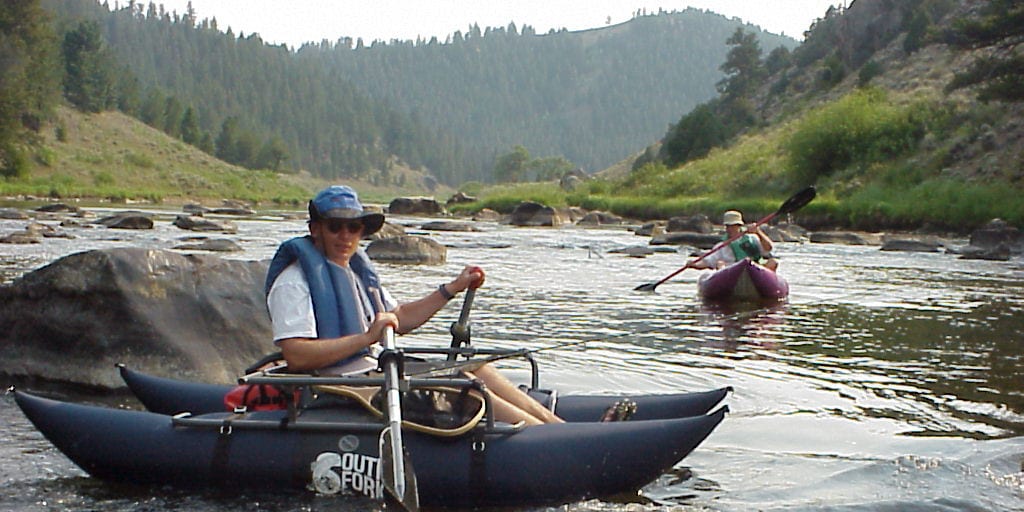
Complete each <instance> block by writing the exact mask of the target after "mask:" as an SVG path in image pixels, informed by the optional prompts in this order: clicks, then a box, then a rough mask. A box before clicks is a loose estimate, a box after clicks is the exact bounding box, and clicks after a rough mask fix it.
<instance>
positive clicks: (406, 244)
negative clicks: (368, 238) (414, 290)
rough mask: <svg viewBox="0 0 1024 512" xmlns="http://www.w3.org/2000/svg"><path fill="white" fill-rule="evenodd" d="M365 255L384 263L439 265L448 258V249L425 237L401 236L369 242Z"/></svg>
mask: <svg viewBox="0 0 1024 512" xmlns="http://www.w3.org/2000/svg"><path fill="white" fill-rule="evenodd" d="M366 254H367V255H368V256H369V257H370V259H372V260H374V261H381V262H386V263H406V264H419V265H441V264H443V263H444V262H445V261H446V260H447V258H448V249H447V248H445V246H443V245H441V244H440V243H439V242H437V241H436V240H433V239H430V238H427V237H422V236H411V235H402V236H395V237H391V238H383V239H380V240H374V241H373V242H370V245H369V246H367V247H366Z"/></svg>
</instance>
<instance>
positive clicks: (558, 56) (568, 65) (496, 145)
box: [298, 9, 795, 178]
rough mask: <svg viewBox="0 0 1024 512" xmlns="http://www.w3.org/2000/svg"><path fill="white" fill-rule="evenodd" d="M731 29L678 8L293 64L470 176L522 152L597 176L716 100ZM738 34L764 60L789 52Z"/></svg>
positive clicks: (360, 49) (323, 54) (491, 31)
mask: <svg viewBox="0 0 1024 512" xmlns="http://www.w3.org/2000/svg"><path fill="white" fill-rule="evenodd" d="M740 26H743V25H741V24H740V23H739V22H737V21H736V20H730V19H727V18H725V17H723V16H720V15H717V14H711V13H707V12H704V11H700V10H696V9H687V10H685V11H682V12H671V13H669V12H659V13H652V14H646V13H643V12H640V13H637V16H636V17H635V18H633V19H632V20H631V21H628V22H625V23H622V24H619V25H616V26H613V27H605V28H601V29H592V30H586V31H581V32H568V31H565V30H562V31H559V32H549V33H548V34H544V35H539V34H536V33H535V32H534V30H533V29H532V28H531V27H530V26H524V27H522V28H521V29H520V28H519V27H517V26H516V25H515V24H514V23H510V24H509V25H508V26H507V27H498V28H487V29H484V30H481V29H480V28H479V27H478V26H472V27H469V29H468V30H467V32H466V33H465V34H463V33H461V32H456V33H454V34H452V35H451V36H450V37H448V38H447V40H445V41H443V42H442V41H439V40H437V39H431V40H428V41H422V40H421V41H416V42H413V41H405V42H400V41H391V42H389V43H384V42H380V41H377V42H374V43H371V44H370V45H369V46H364V44H363V42H362V41H355V42H352V41H350V40H342V41H340V42H338V43H334V44H332V43H326V42H323V43H319V44H310V45H306V46H304V47H302V48H301V49H300V50H299V52H298V54H299V56H300V57H303V58H306V59H317V60H318V61H322V62H327V63H329V64H330V65H331V67H332V69H336V70H339V71H340V73H341V74H342V75H344V76H348V77H350V79H351V80H352V82H353V83H355V84H356V85H358V86H359V87H360V88H361V89H362V90H363V91H365V92H366V93H367V94H369V95H371V96H373V97H375V98H379V99H381V100H383V101H385V102H386V103H387V104H388V105H391V106H394V107H397V108H401V109H402V110H403V111H406V112H412V113H415V114H417V115H418V117H419V119H422V120H429V121H430V122H431V123H432V124H436V126H438V127H443V128H444V129H447V130H450V131H451V132H452V133H454V134H456V135H457V137H458V138H459V140H462V141H465V142H466V154H467V157H468V158H469V162H470V164H471V165H470V168H471V169H474V170H487V169H489V168H490V166H491V164H492V162H493V160H494V156H495V152H499V153H503V152H507V151H509V150H511V149H512V148H513V146H515V145H522V146H524V147H525V148H527V149H528V150H529V151H530V153H532V154H534V155H538V156H563V157H565V158H566V159H568V160H569V161H571V162H574V163H575V164H577V165H579V166H582V167H583V168H584V169H585V170H588V171H594V170H600V169H603V168H605V167H607V166H609V165H611V164H613V163H615V162H617V161H619V160H622V159H623V158H625V157H626V156H628V155H629V154H631V153H635V152H636V151H637V150H638V149H639V148H642V147H644V146H646V145H647V144H650V143H651V142H652V141H654V140H657V138H658V137H659V136H660V135H661V134H662V133H664V130H665V127H666V126H668V124H669V123H671V122H673V121H675V120H676V119H678V116H679V115H680V114H682V113H684V112H686V111H688V110H690V109H691V108H693V106H694V105H696V104H698V103H700V102H702V101H705V100H707V99H708V98H710V97H711V96H712V95H714V93H715V82H716V81H718V80H719V79H720V78H721V76H722V73H721V71H720V70H719V66H720V65H721V63H722V61H723V60H724V59H725V55H726V51H727V46H726V40H727V39H728V38H729V36H730V34H732V33H733V31H735V30H736V28H737V27H740ZM745 28H748V29H749V30H751V31H752V32H754V33H757V37H758V39H759V40H760V42H761V45H762V46H763V47H765V48H767V49H773V48H775V47H778V46H780V45H786V46H789V47H792V46H793V45H795V42H794V41H793V40H791V39H788V38H783V37H779V36H773V35H770V34H766V33H763V32H760V31H759V30H757V29H756V28H754V27H745ZM349 45H352V46H353V47H354V49H352V50H351V51H350V50H349ZM482 177H484V176H481V175H475V176H473V175H471V176H465V177H464V178H482Z"/></svg>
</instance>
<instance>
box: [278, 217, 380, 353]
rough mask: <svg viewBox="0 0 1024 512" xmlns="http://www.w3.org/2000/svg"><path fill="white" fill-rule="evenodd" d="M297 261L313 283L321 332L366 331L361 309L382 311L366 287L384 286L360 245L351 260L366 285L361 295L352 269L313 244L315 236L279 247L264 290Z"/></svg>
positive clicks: (321, 334)
mask: <svg viewBox="0 0 1024 512" xmlns="http://www.w3.org/2000/svg"><path fill="white" fill-rule="evenodd" d="M295 261H298V262H299V265H300V266H301V267H302V273H303V274H304V275H305V276H306V282H307V283H308V284H309V295H310V297H311V298H312V299H313V316H314V317H315V318H316V332H317V336H319V337H320V338H337V337H341V336H347V335H350V334H360V333H362V332H363V322H362V319H360V318H359V311H360V310H362V311H369V312H374V313H377V312H378V311H377V308H376V305H375V304H373V302H372V301H370V298H369V297H368V296H367V295H366V291H367V290H370V289H379V288H380V277H379V276H378V275H377V270H376V269H374V267H373V264H372V263H371V262H370V258H369V257H368V256H367V255H366V253H365V252H364V251H363V250H362V249H359V250H358V251H356V253H355V254H353V255H352V258H351V259H350V260H349V262H348V266H349V268H350V269H351V270H352V272H354V273H355V275H356V276H357V277H358V279H359V281H360V284H361V285H362V290H363V293H359V294H358V295H359V296H358V297H357V296H356V295H357V294H353V293H352V290H353V289H354V287H353V284H354V283H353V282H352V280H351V277H350V276H351V274H350V273H348V272H346V271H345V270H344V269H343V268H342V267H340V266H338V265H337V264H335V263H332V262H330V261H328V260H327V258H325V257H324V255H323V253H321V252H320V251H319V250H318V249H317V248H316V246H315V245H313V240H312V239H311V238H310V237H309V236H303V237H297V238H292V239H291V240H287V241H285V242H283V243H282V244H281V245H280V246H279V247H278V248H277V253H276V254H274V258H273V259H272V260H270V268H269V269H268V270H267V281H266V283H265V284H264V290H263V291H264V293H267V294H269V293H270V287H271V286H272V285H273V284H274V281H275V280H276V279H277V276H279V275H280V274H281V272H283V271H284V269H285V268H287V267H288V265H291V264H292V263H293V262H295ZM356 301H362V304H363V307H362V309H360V308H359V307H358V306H357V304H356ZM368 353H369V350H368V349H363V350H361V351H359V352H357V353H356V354H353V355H352V356H350V357H348V358H347V359H344V360H342V361H339V362H338V364H344V363H346V362H348V361H350V360H353V359H356V358H358V357H362V356H364V355H366V354H368Z"/></svg>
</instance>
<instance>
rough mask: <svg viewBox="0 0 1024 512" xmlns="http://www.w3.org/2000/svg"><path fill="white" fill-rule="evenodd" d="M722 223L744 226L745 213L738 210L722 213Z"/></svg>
mask: <svg viewBox="0 0 1024 512" xmlns="http://www.w3.org/2000/svg"><path fill="white" fill-rule="evenodd" d="M722 224H725V225H726V226H736V225H739V226H742V225H743V214H742V213H740V212H738V211H736V210H729V211H727V212H725V214H723V215H722Z"/></svg>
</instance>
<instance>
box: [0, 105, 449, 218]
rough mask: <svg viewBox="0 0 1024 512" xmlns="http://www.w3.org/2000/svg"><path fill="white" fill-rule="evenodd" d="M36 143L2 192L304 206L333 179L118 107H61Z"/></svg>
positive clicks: (382, 195) (390, 191) (373, 193)
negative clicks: (197, 138) (187, 134)
mask: <svg viewBox="0 0 1024 512" xmlns="http://www.w3.org/2000/svg"><path fill="white" fill-rule="evenodd" d="M33 147H34V149H33V153H32V162H31V165H30V170H29V172H28V173H27V175H25V176H21V177H15V178H0V196H8V197H17V196H36V197H49V198H84V199H96V200H105V201H106V200H109V201H112V202H125V201H129V200H132V201H148V202H152V203H181V202H186V201H205V202H211V201H220V200H222V199H234V200H241V201H246V202H249V203H253V204H276V205H283V206H301V205H304V204H305V203H306V201H308V200H309V198H310V196H311V195H312V194H313V193H315V192H316V191H317V190H319V189H320V188H322V187H324V186H325V185H327V184H328V182H327V181H326V180H323V179H318V178H314V177H312V176H310V175H309V174H308V173H294V174H284V173H277V172H272V171H266V170H263V171H259V170H251V169H245V168H242V167H238V166H235V165H231V164H228V163H225V162H223V161H221V160H219V159H217V158H214V157H213V156H210V155H208V154H206V153H203V152H202V151H199V150H198V149H196V148H194V147H192V146H189V145H187V144H185V143H184V142H182V141H180V140H177V139H174V138H171V137H168V136H167V135H166V134H164V133H163V132H161V131H159V130H156V129H154V128H151V127H149V126H146V125H145V124H143V123H141V122H139V121H137V120H135V119H133V118H130V117H127V116H125V115H123V114H120V113H117V112H102V113H99V114H85V113H81V112H78V111H74V110H71V109H68V108H60V109H58V111H57V117H56V119H55V120H54V121H53V122H52V123H50V124H47V125H46V126H45V127H44V128H43V129H42V130H41V131H40V133H39V140H37V141H35V144H34V145H33ZM409 181H410V182H413V181H414V180H411V179H410V180H409ZM345 183H346V184H350V185H352V186H354V187H355V188H356V189H357V190H358V191H359V192H360V193H361V194H362V196H363V197H364V199H366V200H367V201H369V202H378V203H379V202H385V203H386V202H389V201H390V200H391V199H393V198H394V197H395V196H396V195H420V194H423V193H424V192H423V191H422V190H419V189H417V188H416V187H413V186H410V187H404V188H399V187H385V186H376V185H374V184H371V183H364V182H359V181H356V180H345ZM441 192H442V193H444V192H448V193H450V191H448V190H442V191H441Z"/></svg>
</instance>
